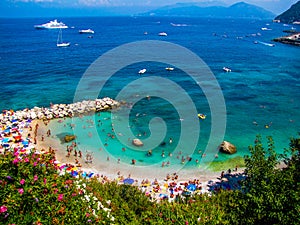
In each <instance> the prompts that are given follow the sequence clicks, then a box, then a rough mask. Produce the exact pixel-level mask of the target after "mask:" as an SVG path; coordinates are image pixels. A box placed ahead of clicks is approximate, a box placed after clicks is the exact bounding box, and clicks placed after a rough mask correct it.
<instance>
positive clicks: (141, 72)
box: [139, 69, 147, 74]
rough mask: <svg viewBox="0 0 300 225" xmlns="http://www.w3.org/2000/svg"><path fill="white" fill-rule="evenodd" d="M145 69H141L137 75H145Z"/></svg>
mask: <svg viewBox="0 0 300 225" xmlns="http://www.w3.org/2000/svg"><path fill="white" fill-rule="evenodd" d="M146 71H147V70H146V69H141V70H140V71H139V74H144V73H146Z"/></svg>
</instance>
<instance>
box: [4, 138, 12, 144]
mask: <svg viewBox="0 0 300 225" xmlns="http://www.w3.org/2000/svg"><path fill="white" fill-rule="evenodd" d="M9 140H10V139H9V138H3V139H2V143H7V142H9Z"/></svg>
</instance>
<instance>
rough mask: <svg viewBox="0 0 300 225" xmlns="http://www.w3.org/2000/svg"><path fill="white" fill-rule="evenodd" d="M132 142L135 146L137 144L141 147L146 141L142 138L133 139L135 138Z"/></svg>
mask: <svg viewBox="0 0 300 225" xmlns="http://www.w3.org/2000/svg"><path fill="white" fill-rule="evenodd" d="M132 144H133V145H134V146H137V147H141V146H143V145H144V143H143V142H142V141H141V140H140V139H138V138H135V139H133V140H132Z"/></svg>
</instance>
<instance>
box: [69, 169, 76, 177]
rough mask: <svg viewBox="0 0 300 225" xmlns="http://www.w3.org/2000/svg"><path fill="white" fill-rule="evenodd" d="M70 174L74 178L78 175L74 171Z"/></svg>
mask: <svg viewBox="0 0 300 225" xmlns="http://www.w3.org/2000/svg"><path fill="white" fill-rule="evenodd" d="M70 174H71V175H72V176H73V177H76V176H77V175H78V172H77V171H76V170H75V171H72V172H71V173H70Z"/></svg>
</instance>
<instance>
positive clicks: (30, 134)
mask: <svg viewBox="0 0 300 225" xmlns="http://www.w3.org/2000/svg"><path fill="white" fill-rule="evenodd" d="M88 103H90V101H88ZM77 104H79V105H81V104H80V103H77ZM56 106H57V105H56ZM65 106H66V105H61V107H59V108H60V110H59V111H60V113H61V112H62V111H63V112H65V110H64V107H65ZM55 108H56V109H57V107H55ZM51 109H52V108H51ZM51 109H47V108H42V109H41V108H38V107H36V108H35V109H33V110H35V111H34V113H33V111H32V110H29V109H25V110H24V111H16V112H14V111H13V110H10V111H4V112H3V113H2V114H0V117H1V118H0V119H1V122H2V132H1V139H0V140H1V143H2V144H1V149H0V150H4V151H6V150H8V149H10V150H11V151H12V150H14V152H15V153H16V152H21V153H23V154H24V153H25V154H29V153H30V152H33V151H34V152H36V153H38V154H47V153H52V154H54V156H55V159H54V160H53V163H54V164H56V166H57V168H58V173H60V174H63V173H70V174H71V175H72V176H74V177H79V176H80V177H85V178H91V177H92V176H93V177H96V178H97V179H98V180H99V181H100V182H103V183H105V182H112V181H113V182H117V183H118V184H125V181H126V180H128V179H129V180H131V181H132V182H133V183H131V184H133V185H135V186H137V187H138V188H139V189H140V190H142V191H144V192H145V193H146V194H147V193H148V195H149V196H150V197H151V199H154V200H157V201H159V200H160V199H162V197H161V195H164V196H167V197H168V199H169V201H172V200H174V199H175V196H176V195H181V194H182V193H183V192H184V191H188V190H189V189H188V185H189V184H190V185H192V186H193V187H195V189H193V190H192V191H195V190H197V192H200V193H210V192H211V191H213V190H218V189H220V188H226V189H228V187H230V188H232V189H235V188H237V187H239V185H238V183H239V182H240V180H241V179H244V178H245V175H244V174H243V172H244V171H243V168H239V169H237V170H233V169H232V170H231V169H228V171H230V172H228V173H227V172H225V171H224V172H223V171H222V172H221V171H212V170H207V167H205V165H204V167H203V168H204V169H203V168H201V167H198V168H197V167H196V168H189V169H184V167H183V166H182V165H179V166H178V167H176V166H175V167H173V166H170V167H168V166H166V167H162V166H161V165H160V164H156V165H151V166H138V165H132V164H125V163H122V162H119V161H118V160H116V159H114V158H112V159H110V160H105V159H106V157H103V159H102V160H99V159H98V160H95V159H93V161H92V163H90V162H89V163H87V162H86V159H85V155H84V153H83V154H82V157H79V154H78V153H75V150H74V153H73V152H71V154H68V152H67V148H66V146H64V145H63V142H62V141H61V140H60V139H59V138H58V137H57V136H56V135H55V134H52V132H51V129H50V128H51V126H50V125H49V124H50V123H55V122H60V123H62V120H64V118H66V117H69V115H70V112H68V113H67V114H59V115H62V116H58V117H56V119H55V118H52V119H46V118H43V116H42V113H43V112H49V111H50V110H51ZM37 110H38V112H36V111H37ZM39 110H41V111H39ZM107 110H108V107H103V109H102V111H107ZM90 111H91V110H88V111H87V112H90ZM92 111H94V110H92ZM87 112H85V111H84V113H87ZM35 113H36V114H37V115H39V117H42V118H37V117H36V114H35ZM20 115H22V117H20ZM27 115H29V117H33V118H28V116H27ZM80 115H82V114H79V116H80ZM47 116H49V114H47ZM24 117H26V119H25V118H24ZM3 124H6V125H3ZM11 124H14V125H11ZM62 124H63V123H62ZM64 125H65V124H64ZM8 127H9V132H8V135H7V134H5V132H6V130H5V129H8ZM12 131H13V132H12ZM14 132H17V135H20V137H19V138H21V141H20V140H19V141H16V136H15V135H16V134H14ZM5 136H9V138H11V139H12V140H11V141H10V143H9V144H7V146H6V147H4V148H3V146H2V145H3V140H4V137H5ZM24 142H26V143H25V144H24ZM75 142H76V140H75V141H73V142H70V146H71V145H72V146H73V144H74V146H75V145H76V144H75ZM74 149H75V148H74ZM18 154H19V153H18ZM101 154H102V153H101ZM76 155H77V156H76ZM200 164H201V163H200ZM231 168H233V167H231ZM231 171H232V172H231ZM221 173H222V174H223V175H221ZM223 178H224V179H225V180H226V181H225V182H227V183H226V185H225V186H223V185H224V183H223V181H224V180H223ZM228 185H229V186H228ZM168 187H169V188H168ZM173 188H174V189H175V190H176V191H175V192H176V193H175V195H174V193H173V191H171V190H173ZM149 193H150V194H149ZM195 193H196V192H195Z"/></svg>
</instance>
